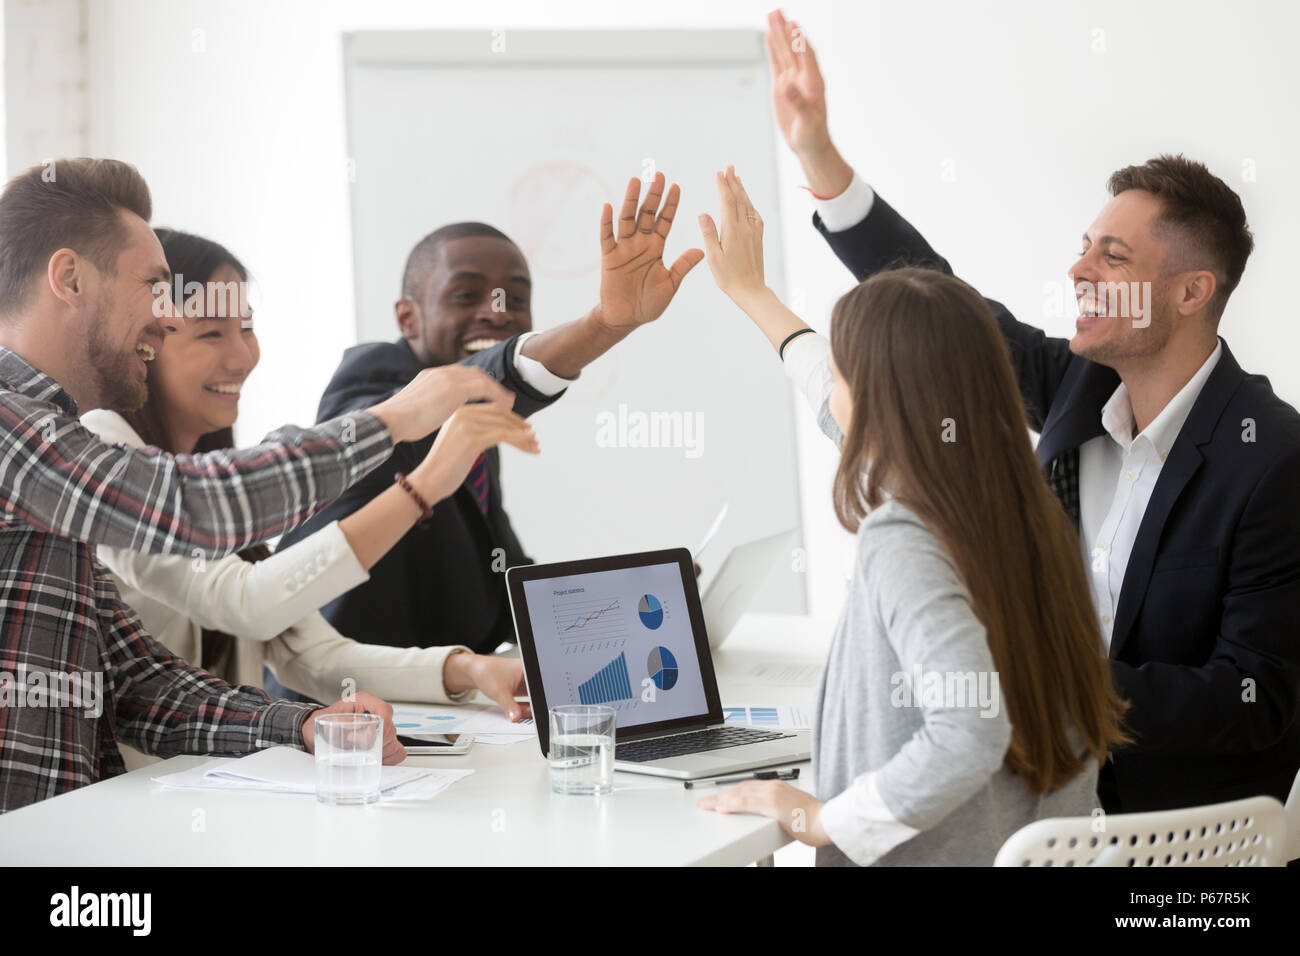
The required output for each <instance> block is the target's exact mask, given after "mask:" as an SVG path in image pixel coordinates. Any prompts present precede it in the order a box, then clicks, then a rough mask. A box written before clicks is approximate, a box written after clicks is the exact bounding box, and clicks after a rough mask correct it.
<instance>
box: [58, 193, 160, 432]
mask: <svg viewBox="0 0 1300 956" xmlns="http://www.w3.org/2000/svg"><path fill="white" fill-rule="evenodd" d="M120 215H121V216H122V219H123V227H124V230H125V243H124V245H123V247H122V251H121V253H120V254H119V255H118V259H117V266H116V274H115V275H110V274H108V273H104V272H99V271H98V270H94V269H92V270H90V271H89V275H88V281H93V283H94V285H95V286H96V289H95V294H94V302H95V303H96V304H95V307H94V308H92V309H89V310H87V311H86V312H85V314H84V315H83V316H82V318H81V321H80V325H79V328H80V334H79V335H78V336H77V340H78V342H79V343H80V346H81V348H82V350H83V351H82V355H81V358H80V361H79V362H78V364H79V365H81V366H82V376H83V380H84V381H87V382H89V383H92V385H93V388H94V390H95V392H96V398H95V401H96V406H95V407H98V408H108V409H112V410H113V411H118V412H126V411H134V410H135V409H137V408H139V407H140V406H141V405H143V404H144V401H145V398H146V397H147V396H148V390H147V389H148V386H147V382H148V378H149V366H148V364H147V363H149V362H151V361H152V360H153V358H154V357H155V355H157V353H158V351H159V350H160V349H161V348H162V345H163V339H164V337H165V336H166V335H167V334H168V332H169V331H170V330H172V329H180V328H182V327H183V325H184V322H183V321H181V320H180V319H179V318H178V317H177V315H176V310H175V308H174V307H173V306H172V304H171V300H170V298H169V297H168V296H167V295H166V294H164V295H162V296H161V297H160V296H158V295H157V294H156V292H157V291H158V290H160V289H168V288H170V285H169V280H170V278H171V271H170V270H169V269H168V268H167V260H166V258H165V257H164V256H163V251H162V246H161V245H159V243H158V238H157V236H155V235H154V232H153V230H152V229H150V228H149V225H148V223H146V222H145V221H144V220H143V219H141V218H140V217H139V216H136V215H134V214H133V213H128V212H125V211H123V212H121V213H120Z"/></svg>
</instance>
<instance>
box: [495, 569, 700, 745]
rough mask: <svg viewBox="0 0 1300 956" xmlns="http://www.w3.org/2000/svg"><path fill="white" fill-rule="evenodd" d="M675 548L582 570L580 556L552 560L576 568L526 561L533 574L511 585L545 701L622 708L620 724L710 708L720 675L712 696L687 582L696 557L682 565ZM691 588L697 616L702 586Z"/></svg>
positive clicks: (679, 716)
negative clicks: (637, 561) (643, 559)
mask: <svg viewBox="0 0 1300 956" xmlns="http://www.w3.org/2000/svg"><path fill="white" fill-rule="evenodd" d="M681 553H683V554H684V553H685V552H681ZM676 554H677V552H655V553H653V558H654V559H655V560H651V561H647V563H645V564H642V565H637V566H632V567H614V568H610V567H603V568H602V567H593V566H594V565H598V564H601V563H606V562H605V561H599V560H598V561H595V562H576V563H574V564H576V565H577V566H579V567H582V570H579V571H577V572H576V573H574V572H573V571H572V570H571V569H572V568H573V567H574V564H571V565H567V566H566V565H558V566H553V567H554V568H555V570H557V571H558V570H561V569H563V570H564V571H566V572H570V573H563V574H554V573H548V572H547V570H546V569H545V568H528V569H520V570H527V571H528V572H531V573H530V574H529V575H528V576H527V577H526V578H525V579H524V580H522V581H519V582H517V583H516V584H515V585H514V587H512V589H511V590H512V592H514V594H515V595H517V594H518V593H519V591H518V590H516V589H518V588H521V589H522V597H523V602H524V604H525V606H526V622H527V625H528V627H529V629H530V631H531V644H532V648H530V650H532V651H533V653H532V654H530V655H529V656H534V657H535V661H536V669H537V673H538V675H539V676H540V679H541V682H542V689H543V691H544V694H545V702H546V705H547V706H548V707H554V706H557V705H559V704H605V705H608V706H610V707H613V708H614V710H615V712H616V713H617V726H618V728H619V729H627V728H639V727H642V726H644V725H647V724H658V723H662V722H664V721H676V720H681V719H683V718H697V719H698V718H702V717H705V716H707V715H708V714H709V712H710V706H709V705H710V701H709V697H710V696H714V697H716V694H717V691H716V684H714V685H713V693H712V695H710V694H708V693H706V689H705V687H706V677H705V675H704V673H703V670H702V668H701V666H700V659H699V650H698V648H699V647H700V646H703V647H706V648H707V646H708V645H707V642H705V641H697V639H696V635H695V629H694V628H693V627H692V624H691V617H692V615H691V610H690V605H689V604H688V602H687V595H686V590H685V587H684V584H683V574H690V573H691V572H690V571H689V567H690V565H689V563H687V564H686V568H687V570H685V571H684V570H683V565H682V563H681V561H680V559H679V560H672V558H673V557H675V556H676ZM606 561H608V562H609V563H623V562H619V561H618V559H606ZM534 574H535V575H536V576H533V575H534ZM693 583H694V582H693V581H692V590H694V588H693ZM693 597H694V604H695V606H696V608H697V611H696V614H697V615H698V613H699V612H698V606H699V598H698V594H696V595H694V596H693ZM520 616H521V615H519V614H518V609H516V618H517V619H518V618H519V617H520ZM705 653H707V651H706V652H705ZM711 663H712V662H709V665H710V666H709V667H708V677H707V680H708V681H709V682H712V681H713V679H714V678H713V668H712V666H711ZM530 676H531V675H530ZM536 697H537V695H534V702H535V703H536ZM538 716H539V718H540V719H542V720H544V719H545V717H543V716H541V715H538Z"/></svg>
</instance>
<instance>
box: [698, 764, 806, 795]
mask: <svg viewBox="0 0 1300 956" xmlns="http://www.w3.org/2000/svg"><path fill="white" fill-rule="evenodd" d="M798 779H799V768H798V767H795V768H794V769H792V770H760V771H759V772H758V773H751V774H748V775H746V776H744V777H718V778H717V779H716V780H707V779H706V780H687V781H686V784H685V786H686V789H687V790H694V789H695V788H696V787H720V786H722V785H723V784H724V783H743V782H744V781H746V780H798Z"/></svg>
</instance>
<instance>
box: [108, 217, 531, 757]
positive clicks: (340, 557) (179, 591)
mask: <svg viewBox="0 0 1300 956" xmlns="http://www.w3.org/2000/svg"><path fill="white" fill-rule="evenodd" d="M157 233H158V238H159V240H160V242H161V243H162V246H163V251H164V253H165V254H166V256H167V261H168V263H169V264H170V265H171V268H172V271H173V276H174V279H173V282H174V284H175V286H176V292H177V297H178V299H181V300H182V302H183V305H182V311H183V314H184V315H185V317H186V324H185V328H184V329H183V330H182V331H180V332H178V333H176V334H174V335H170V336H168V338H167V341H166V344H165V345H164V346H163V348H162V349H161V351H160V352H159V353H158V355H157V357H156V358H155V359H154V361H153V363H152V364H151V366H150V371H149V398H148V400H147V402H146V403H145V405H144V407H143V408H141V409H140V410H139V411H138V412H135V413H132V414H131V415H130V416H128V417H127V418H124V417H123V416H121V415H118V414H117V413H115V412H111V411H106V410H103V409H99V410H96V411H92V412H88V413H87V414H86V415H84V416H83V417H82V422H83V423H84V424H85V425H86V427H87V428H89V429H91V430H92V431H94V432H96V433H97V434H98V435H100V436H101V437H102V438H104V439H106V440H108V441H115V442H120V443H123V444H128V445H132V446H135V447H140V446H144V445H153V446H156V447H159V448H163V449H165V450H166V451H169V452H172V453H174V454H192V453H196V452H204V451H215V450H218V449H222V448H232V447H234V437H233V433H232V430H231V426H232V425H233V424H234V422H235V419H236V417H237V416H238V414H239V397H240V389H241V387H242V386H243V383H244V381H245V379H246V378H247V377H248V375H249V374H250V373H251V372H252V371H253V369H254V367H255V366H256V365H257V362H258V358H259V356H260V350H259V346H258V342H257V336H256V335H255V334H254V332H253V322H252V311H251V309H250V308H249V306H248V301H247V296H246V294H245V290H246V288H247V280H248V273H247V270H246V269H245V268H244V266H243V265H242V264H241V263H240V261H239V260H238V259H236V258H235V257H234V255H232V254H231V253H230V252H229V251H228V250H226V249H225V248H224V247H222V246H221V245H219V244H217V243H215V242H212V241H211V240H208V239H204V238H202V237H200V236H195V235H191V234H188V233H183V232H177V231H174V230H169V229H159V230H157ZM503 442H504V443H507V444H511V445H514V446H515V447H517V448H519V449H521V450H523V451H525V452H529V453H536V452H537V442H536V439H535V437H534V435H533V432H532V429H531V427H530V426H529V425H528V424H527V423H526V422H524V421H523V420H522V419H520V418H519V417H518V416H517V415H514V414H513V413H512V412H509V411H507V410H505V409H502V408H499V407H497V406H495V405H491V404H487V403H484V404H475V405H466V406H464V407H462V408H461V409H460V410H459V411H457V412H456V413H455V414H454V415H453V416H452V417H451V418H450V419H449V420H448V421H447V423H446V424H445V425H444V426H443V427H442V429H441V431H440V432H439V435H438V438H437V440H436V441H435V442H434V445H433V448H432V450H431V451H430V452H429V454H428V456H427V457H426V458H425V460H424V461H423V462H422V463H421V464H420V466H419V467H418V468H417V469H415V470H413V471H412V472H411V473H410V474H409V475H407V476H405V480H406V485H407V487H403V486H401V485H399V484H397V483H395V484H394V485H393V487H392V488H390V489H389V490H388V491H387V492H385V493H384V494H382V495H380V496H379V497H377V498H376V499H375V500H374V501H372V502H371V503H370V504H368V505H367V506H366V507H365V508H363V509H361V510H360V511H358V512H356V513H355V514H353V515H350V516H349V517H347V518H345V519H343V520H342V521H338V522H335V523H333V524H330V525H329V526H327V527H325V528H323V529H321V530H320V531H319V532H317V533H316V534H314V535H312V536H311V537H310V538H307V539H304V540H303V541H301V542H299V543H297V544H295V545H293V546H291V547H288V548H285V549H284V550H282V551H279V552H277V553H276V554H274V555H271V553H270V551H269V550H268V549H267V548H266V547H265V546H258V547H256V548H252V549H249V550H246V551H244V552H241V553H240V554H238V555H230V556H229V557H226V558H224V559H221V560H206V559H205V558H204V557H203V556H202V555H197V554H196V555H195V556H194V558H193V559H189V558H183V557H175V556H166V555H155V554H144V553H140V552H133V551H121V550H115V549H111V548H99V549H98V556H99V559H100V560H101V561H103V562H104V564H105V565H107V566H108V568H109V570H110V571H112V572H113V575H114V578H115V581H116V583H117V586H118V589H119V590H120V591H121V593H122V597H123V598H124V599H125V601H126V603H127V604H129V605H130V606H131V607H132V608H134V609H135V610H136V611H137V612H138V613H139V615H140V617H141V619H142V620H143V621H144V623H145V625H146V627H147V628H148V630H149V632H150V633H151V634H153V635H154V636H155V637H157V638H158V639H159V640H160V641H161V642H162V643H163V644H164V645H166V647H167V648H168V649H169V650H170V651H171V652H172V653H173V654H176V655H177V656H179V657H182V658H184V659H186V660H188V661H190V662H191V663H193V664H196V665H199V666H202V667H204V668H206V669H207V670H209V671H211V672H213V673H215V674H216V675H217V676H219V677H221V678H223V679H225V680H227V681H229V682H230V683H233V684H251V685H253V686H256V687H260V686H261V684H262V665H263V663H265V664H267V665H269V666H270V667H271V668H272V670H273V671H274V673H275V674H276V677H277V679H278V680H279V681H280V682H281V683H284V684H285V685H287V686H289V687H292V688H293V689H294V690H298V691H301V692H302V693H305V694H307V695H309V696H311V697H314V698H317V699H320V700H326V701H329V700H335V699H337V698H338V697H340V696H341V695H345V694H347V693H348V692H349V691H351V690H364V691H368V692H370V693H372V694H374V695H376V696H378V697H381V698H384V699H386V700H401V701H431V702H442V703H446V702H451V703H460V702H463V701H465V700H467V699H468V698H469V697H470V696H471V695H472V694H473V693H474V692H475V691H476V690H481V691H483V692H484V693H485V694H487V695H488V696H489V697H491V698H492V699H493V700H494V701H496V702H497V703H498V704H499V705H500V706H501V707H502V709H504V710H505V711H506V712H507V713H508V714H510V715H511V717H512V719H517V718H518V717H520V716H524V715H525V714H526V713H527V710H526V707H527V705H522V704H516V703H515V701H514V697H515V694H516V693H517V692H518V691H519V690H520V689H521V687H522V682H523V674H522V669H521V665H520V662H519V661H518V660H509V659H506V658H497V657H492V656H489V655H481V654H474V653H471V652H470V651H469V649H468V648H464V647H431V648H400V647H387V646H381V645H371V644H361V643H358V642H356V641H353V640H350V639H349V638H346V637H344V636H343V635H342V634H339V633H338V632H337V631H335V630H334V629H333V628H332V627H331V626H330V625H329V624H328V623H327V622H326V621H325V619H324V618H323V617H321V615H320V614H319V613H317V608H319V607H321V606H322V605H324V604H326V603H328V602H329V601H331V600H333V599H334V598H335V597H337V596H338V595H339V594H342V593H343V592H345V591H347V590H348V589H350V588H352V587H355V586H356V585H357V584H359V583H360V582H362V581H364V580H365V579H366V577H367V572H368V570H369V568H370V567H371V566H372V565H373V564H374V563H375V562H376V561H378V560H379V559H380V558H381V557H382V556H383V555H384V553H385V552H386V551H387V550H388V549H389V548H391V547H392V546H393V545H394V544H395V543H396V542H397V541H398V539H400V538H401V537H402V535H404V534H405V533H406V532H407V531H408V530H409V529H410V528H411V526H412V525H413V524H415V522H416V521H417V520H418V519H419V518H420V515H421V508H420V505H419V504H418V503H417V502H418V501H419V500H423V501H424V502H425V503H427V504H428V505H429V506H432V504H433V503H434V502H435V501H437V500H439V499H441V498H443V497H446V496H447V495H449V494H451V493H452V492H454V491H455V490H456V488H458V487H459V486H460V484H461V483H462V482H463V481H464V480H465V477H466V475H467V474H468V473H469V470H470V468H471V466H472V465H473V463H474V460H475V459H476V458H477V457H478V455H479V454H480V453H481V452H483V451H484V450H485V449H487V448H489V447H491V446H492V445H495V444H499V443H503ZM349 682H350V683H349ZM127 759H128V764H129V765H130V766H133V767H134V766H139V765H141V764H142V763H143V762H146V761H145V760H144V759H143V758H142V757H141V755H138V754H135V753H131V754H128V755H127Z"/></svg>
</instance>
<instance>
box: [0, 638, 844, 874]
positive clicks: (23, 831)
mask: <svg viewBox="0 0 1300 956" xmlns="http://www.w3.org/2000/svg"><path fill="white" fill-rule="evenodd" d="M832 626H833V624H832V622H828V621H824V620H817V619H813V618H808V617H800V616H792V615H774V614H750V615H746V617H745V618H743V619H742V621H741V622H740V624H739V625H738V626H737V628H736V630H735V632H733V633H732V635H731V637H730V638H729V639H728V641H727V642H726V643H725V644H724V645H723V646H722V647H721V648H720V649H719V650H717V651H715V652H714V662H715V666H716V669H717V672H718V684H719V688H720V692H721V695H722V703H723V705H724V706H737V705H742V704H744V705H779V704H800V705H803V706H804V707H806V708H808V709H809V711H811V709H812V705H813V698H814V695H815V688H814V687H777V686H758V685H752V684H751V685H744V684H738V683H736V678H737V677H738V676H740V675H742V674H743V673H745V672H746V671H747V670H748V669H749V668H751V667H753V666H754V665H755V664H757V663H759V662H766V661H772V662H777V661H792V662H793V661H803V662H814V661H815V662H820V661H822V660H824V659H825V652H826V648H827V646H828V644H829V640H830V635H831V631H832ZM206 759H208V758H206V757H190V756H186V757H173V758H171V759H170V760H167V761H164V762H163V763H160V764H154V765H152V766H150V767H145V768H142V769H140V770H136V771H133V772H131V773H128V774H124V775H122V776H119V777H114V778H112V779H110V780H105V781H103V782H102V783H97V784H93V785H91V786H89V787H83V788H82V789H80V790H75V791H73V792H71V793H66V794H63V795H61V796H58V797H54V798H53V799H50V800H45V801H42V802H40V803H36V804H33V805H31V806H28V807H23V808H22V809H19V810H14V811H11V812H9V813H6V814H4V815H0V863H3V864H17V865H23V864H26V865H59V866H148V865H161V866H187V865H190V866H222V865H235V866H257V865H349V866H356V865H363V866H364V865H379V866H407V865H414V866H430V865H434V866H441V865H450V866H462V865H470V866H499V865H516V866H518V865H523V866H530V865H533V866H546V865H577V866H622V865H628V866H687V865H696V866H701V865H702V866H743V865H745V864H748V863H753V862H761V863H765V864H767V863H770V857H771V856H772V854H773V853H774V852H775V851H776V850H778V849H779V848H781V847H782V846H784V845H785V844H787V843H789V842H790V838H789V837H787V836H786V835H785V833H784V832H783V831H782V830H781V828H780V827H779V826H778V825H777V823H776V822H775V821H774V820H769V819H766V818H763V817H757V816H751V815H747V814H746V815H740V814H718V813H710V812H707V811H703V810H700V809H699V808H698V807H696V805H695V802H696V800H697V799H698V798H699V797H700V796H701V794H703V793H708V792H710V791H709V790H707V789H705V790H698V789H695V790H687V789H685V788H684V787H683V786H682V783H681V781H677V780H672V781H669V780H664V779H662V778H657V777H647V776H641V775H638V774H628V773H621V772H618V773H615V774H614V792H613V793H611V794H606V795H603V796H595V797H592V796H565V795H560V794H555V793H552V792H551V789H550V783H549V779H548V776H547V766H546V761H545V759H544V758H543V757H542V754H541V750H540V748H539V747H538V745H537V741H536V739H535V738H530V739H529V740H526V741H524V742H521V743H516V744H509V745H488V744H477V745H475V746H474V747H473V749H472V750H471V751H470V753H469V754H466V755H465V756H463V757H408V758H407V760H408V761H409V762H421V763H425V762H427V764H428V765H430V766H436V767H472V768H473V769H474V771H475V772H474V773H473V774H471V775H469V776H468V777H465V778H464V779H462V780H460V781H458V782H456V783H454V784H453V785H452V786H451V787H449V788H448V789H447V790H445V791H443V792H442V793H441V794H439V795H438V796H436V797H434V798H433V799H431V800H427V801H422V802H415V801H411V802H395V803H384V802H382V801H381V802H380V803H378V804H375V805H373V806H369V807H327V806H323V805H321V804H319V803H317V802H316V800H315V799H314V798H313V797H311V796H310V795H300V794H255V793H232V792H218V791H213V792H202V791H194V790H170V789H167V788H164V787H162V786H160V785H158V784H156V783H153V782H152V781H151V780H150V777H154V776H158V775H160V774H162V773H170V772H173V771H177V770H183V769H186V768H189V767H193V766H195V765H196V764H198V763H201V762H203V761H204V760H206ZM795 766H799V767H800V780H799V781H798V785H799V786H801V787H803V788H804V789H807V790H811V789H812V780H811V766H810V764H809V763H808V762H804V763H802V764H797V765H795Z"/></svg>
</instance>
